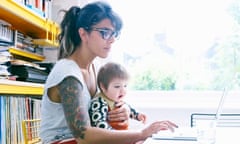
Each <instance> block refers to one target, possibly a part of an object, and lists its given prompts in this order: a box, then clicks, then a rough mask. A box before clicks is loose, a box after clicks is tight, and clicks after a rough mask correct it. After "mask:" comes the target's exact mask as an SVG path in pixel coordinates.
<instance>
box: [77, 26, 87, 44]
mask: <svg viewBox="0 0 240 144" xmlns="http://www.w3.org/2000/svg"><path fill="white" fill-rule="evenodd" d="M78 34H79V36H80V38H81V40H82V41H86V40H87V38H88V32H87V31H86V30H85V29H84V28H79V29H78Z"/></svg>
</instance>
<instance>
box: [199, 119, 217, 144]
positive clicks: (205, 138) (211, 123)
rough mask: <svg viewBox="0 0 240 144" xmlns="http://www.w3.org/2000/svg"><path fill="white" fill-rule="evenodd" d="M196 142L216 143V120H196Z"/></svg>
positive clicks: (201, 143)
mask: <svg viewBox="0 0 240 144" xmlns="http://www.w3.org/2000/svg"><path fill="white" fill-rule="evenodd" d="M196 129H197V142H198V144H215V141H216V120H215V119H208V120H197V121H196Z"/></svg>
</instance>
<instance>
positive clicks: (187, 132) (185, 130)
mask: <svg viewBox="0 0 240 144" xmlns="http://www.w3.org/2000/svg"><path fill="white" fill-rule="evenodd" d="M227 92H228V90H227V88H224V89H223V93H222V96H221V99H220V102H219V104H218V108H217V111H216V115H215V120H216V122H218V120H219V117H220V115H221V113H222V109H223V104H224V101H225V98H226V95H227ZM152 138H153V139H159V140H178V141H179V140H183V141H197V129H196V128H195V127H180V128H176V129H175V131H174V132H171V131H169V130H166V131H159V132H158V133H156V134H153V135H152Z"/></svg>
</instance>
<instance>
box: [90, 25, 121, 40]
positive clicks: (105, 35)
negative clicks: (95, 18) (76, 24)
mask: <svg viewBox="0 0 240 144" xmlns="http://www.w3.org/2000/svg"><path fill="white" fill-rule="evenodd" d="M86 29H87V30H89V28H86ZM90 30H91V31H97V32H99V33H100V34H101V36H102V39H104V40H109V39H111V38H113V37H114V38H115V39H118V38H119V35H120V33H119V32H116V31H113V30H111V29H108V28H97V27H92V28H90Z"/></svg>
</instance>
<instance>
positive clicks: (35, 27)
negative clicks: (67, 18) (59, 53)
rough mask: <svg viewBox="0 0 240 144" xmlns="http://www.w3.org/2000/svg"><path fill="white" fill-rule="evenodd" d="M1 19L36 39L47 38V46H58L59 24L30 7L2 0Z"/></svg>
mask: <svg viewBox="0 0 240 144" xmlns="http://www.w3.org/2000/svg"><path fill="white" fill-rule="evenodd" d="M0 11H1V12H0V19H3V20H4V21H7V22H9V23H10V24H11V25H12V27H13V28H14V29H16V30H19V31H21V32H22V33H24V34H26V35H28V36H30V37H32V38H34V39H46V42H47V43H45V44H46V46H49V45H51V46H54V47H55V46H57V45H58V43H57V41H56V38H57V35H58V33H59V31H60V28H59V25H58V24H57V23H56V22H53V21H51V20H49V19H47V18H44V17H41V16H40V15H37V14H36V13H34V12H33V11H31V10H30V9H29V8H27V7H25V6H24V5H21V4H19V3H17V2H15V1H13V0H1V2H0Z"/></svg>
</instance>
